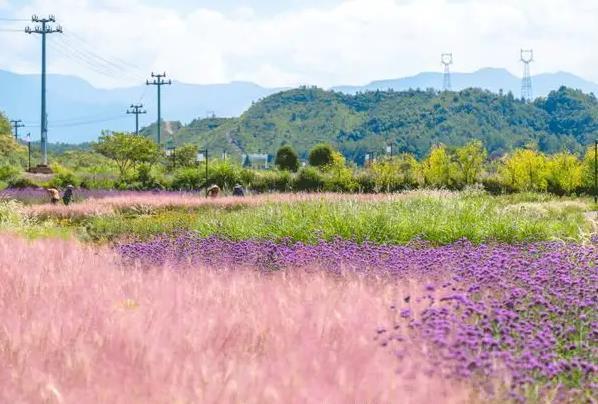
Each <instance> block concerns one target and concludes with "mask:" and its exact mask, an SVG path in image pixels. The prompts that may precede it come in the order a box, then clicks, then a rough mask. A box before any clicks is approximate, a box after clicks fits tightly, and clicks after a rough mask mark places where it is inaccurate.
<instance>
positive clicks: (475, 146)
mask: <svg viewBox="0 0 598 404" xmlns="http://www.w3.org/2000/svg"><path fill="white" fill-rule="evenodd" d="M456 155H457V165H458V166H459V170H460V171H459V174H460V177H461V179H462V181H463V183H464V184H465V185H471V184H475V183H476V182H477V180H478V177H479V175H480V173H481V171H482V168H483V167H484V162H485V161H486V157H487V156H488V152H487V151H486V149H485V148H484V145H483V144H482V142H480V141H479V140H474V141H473V142H470V143H468V144H467V145H465V146H463V147H459V148H458V149H457V151H456Z"/></svg>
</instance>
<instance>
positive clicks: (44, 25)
mask: <svg viewBox="0 0 598 404" xmlns="http://www.w3.org/2000/svg"><path fill="white" fill-rule="evenodd" d="M31 22H34V23H39V24H38V25H36V26H35V27H33V28H30V27H26V28H25V32H26V33H27V34H40V35H41V36H42V113H41V125H40V127H41V146H42V164H41V165H42V166H47V165H48V114H47V112H46V35H47V34H54V33H56V32H58V33H62V27H61V26H60V25H57V26H56V27H53V26H52V25H51V23H55V22H56V18H55V17H54V16H53V15H50V16H48V18H39V17H38V16H36V15H34V16H33V17H31Z"/></svg>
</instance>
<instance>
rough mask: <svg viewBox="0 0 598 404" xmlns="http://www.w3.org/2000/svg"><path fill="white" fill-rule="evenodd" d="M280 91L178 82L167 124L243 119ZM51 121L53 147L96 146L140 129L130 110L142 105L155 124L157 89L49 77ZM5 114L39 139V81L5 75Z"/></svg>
mask: <svg viewBox="0 0 598 404" xmlns="http://www.w3.org/2000/svg"><path fill="white" fill-rule="evenodd" d="M277 91H279V90H278V89H268V88H263V87H260V86H258V85H256V84H252V83H245V82H233V83H229V84H213V85H194V84H185V83H178V82H173V83H172V85H171V86H164V87H162V117H163V119H168V120H173V121H181V122H190V121H192V120H193V119H194V118H197V117H205V116H206V115H211V114H216V115H218V116H224V117H229V116H239V115H240V114H241V113H242V112H243V111H245V110H247V108H249V107H250V106H251V104H252V102H254V101H257V100H259V99H260V98H263V97H265V96H268V95H270V94H272V93H275V92H277ZM47 97H48V121H49V125H50V127H49V140H50V141H51V142H69V143H80V142H85V141H90V140H94V139H96V138H97V137H98V135H99V134H100V133H101V131H102V130H103V129H110V130H127V131H133V130H134V129H135V119H134V116H133V115H127V114H126V110H127V107H128V106H129V105H130V104H132V103H139V102H141V103H142V104H143V105H144V106H145V109H146V110H147V112H148V113H147V114H146V115H141V116H140V126H142V127H143V126H146V125H149V124H151V123H152V122H154V121H155V120H156V114H157V112H156V109H157V108H156V87H155V86H138V87H130V88H118V89H110V90H107V89H98V88H94V87H93V86H91V85H90V84H89V83H87V82H86V81H84V80H82V79H79V78H77V77H72V76H62V75H48V94H47ZM0 111H4V112H5V113H6V114H7V115H8V116H9V118H10V119H22V120H23V121H24V122H25V123H26V124H27V125H28V127H27V128H24V129H20V133H27V132H31V134H32V137H34V138H37V137H38V136H39V122H40V78H39V76H38V75H20V74H14V73H10V72H6V71H2V70H0Z"/></svg>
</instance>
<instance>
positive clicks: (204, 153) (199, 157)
mask: <svg viewBox="0 0 598 404" xmlns="http://www.w3.org/2000/svg"><path fill="white" fill-rule="evenodd" d="M202 159H205V162H206V198H207V197H208V188H209V187H208V176H209V169H208V164H209V163H208V149H207V148H205V149H203V150H199V152H198V153H197V162H198V163H201V160H202ZM198 166H199V164H198ZM199 167H201V166H199Z"/></svg>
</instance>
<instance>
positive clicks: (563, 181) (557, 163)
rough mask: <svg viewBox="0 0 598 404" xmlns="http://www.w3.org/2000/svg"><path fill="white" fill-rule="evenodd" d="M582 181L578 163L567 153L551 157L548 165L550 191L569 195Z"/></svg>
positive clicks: (581, 172)
mask: <svg viewBox="0 0 598 404" xmlns="http://www.w3.org/2000/svg"><path fill="white" fill-rule="evenodd" d="M582 180H583V167H582V165H581V163H580V161H579V160H578V159H577V157H575V156H574V155H573V154H571V153H569V152H562V153H559V154H555V155H554V156H552V158H551V159H550V161H549V163H548V182H549V183H550V185H551V188H552V190H554V191H556V192H559V193H566V194H569V193H571V192H573V191H575V190H576V189H577V188H579V187H580V186H581V184H582Z"/></svg>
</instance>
